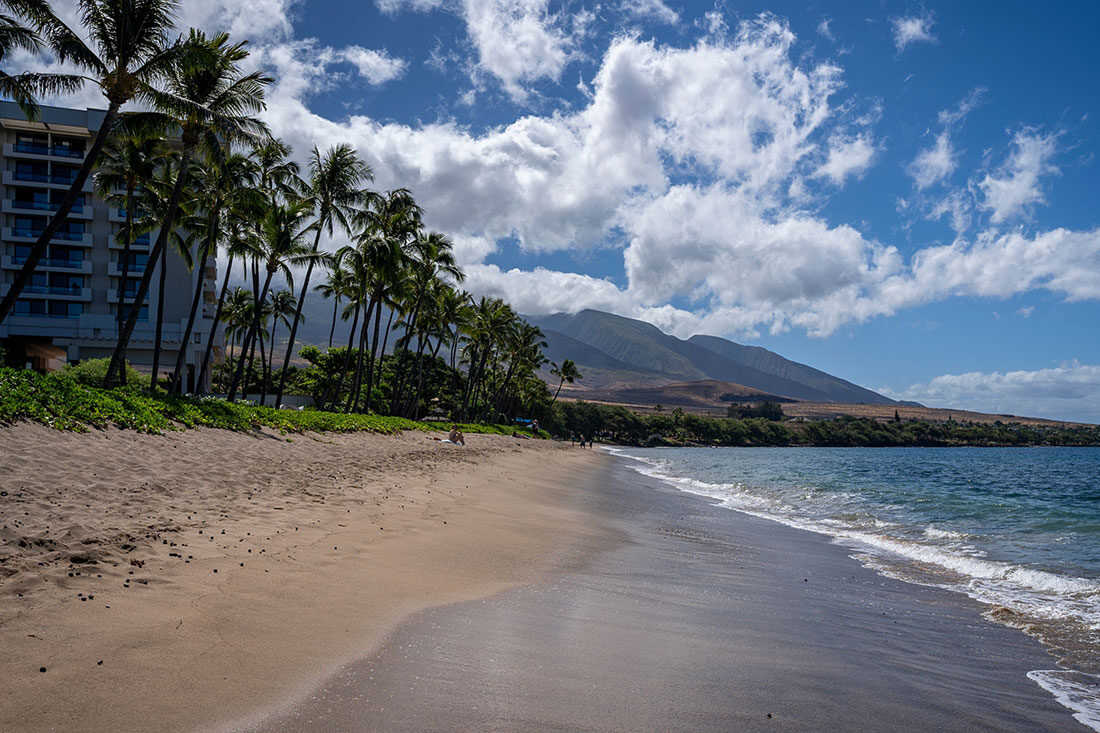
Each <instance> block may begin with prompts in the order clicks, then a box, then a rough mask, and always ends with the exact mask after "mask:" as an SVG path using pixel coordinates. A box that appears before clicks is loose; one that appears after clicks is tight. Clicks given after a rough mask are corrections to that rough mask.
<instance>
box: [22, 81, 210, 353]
mask: <svg viewBox="0 0 1100 733" xmlns="http://www.w3.org/2000/svg"><path fill="white" fill-rule="evenodd" d="M102 119H103V112H102V111H100V110H77V109H63V108H58V107H43V108H42V114H41V118H40V121H39V122H34V123H31V122H27V121H26V118H25V117H24V116H23V114H22V112H21V111H20V110H19V108H18V107H17V106H16V105H15V104H13V103H11V102H0V172H2V176H3V179H2V181H0V203H2V208H3V211H2V216H0V220H2V222H3V226H2V228H0V294H4V293H6V292H7V290H8V288H9V287H10V284H11V283H12V282H14V280H15V277H16V274H17V273H18V271H19V269H20V267H21V266H22V259H21V256H25V253H26V249H27V248H29V247H30V246H31V245H32V244H33V243H34V241H35V239H36V238H37V234H36V233H35V232H36V230H41V229H42V228H44V227H45V225H46V222H47V221H48V217H50V216H51V215H52V213H53V212H52V210H51V205H53V204H54V203H56V202H58V201H60V200H61V197H62V196H64V194H65V192H66V191H67V190H68V185H66V183H65V179H66V178H67V177H68V176H70V175H75V171H76V168H78V167H79V165H80V164H81V162H82V161H83V154H84V153H83V151H85V150H86V149H87V148H88V147H90V146H91V138H92V137H93V136H94V135H95V133H96V132H97V131H98V129H99V125H100V123H101V122H102ZM94 186H95V171H94V170H93V172H92V175H91V176H90V177H89V179H88V181H87V183H86V184H85V186H84V189H83V191H84V202H83V207H79V206H76V207H74V208H73V211H72V212H70V215H69V217H68V219H67V225H66V228H67V231H63V232H62V234H61V237H60V238H55V239H54V240H53V241H52V242H51V245H50V247H51V249H50V251H49V252H48V254H47V258H46V259H44V260H43V261H42V263H40V264H39V267H38V268H37V270H36V271H35V275H36V277H37V278H38V279H39V281H38V282H37V283H36V284H35V285H34V286H32V287H31V288H29V289H28V290H25V291H24V292H23V294H22V295H21V296H20V298H19V301H20V302H19V305H18V310H17V311H16V312H15V313H13V314H12V315H10V316H8V318H7V319H6V320H5V321H4V322H3V323H0V339H3V340H4V342H5V343H6V345H7V346H8V348H9V349H12V350H16V351H18V350H20V347H24V348H23V349H22V351H23V353H25V354H26V355H27V358H28V361H31V362H32V363H33V365H34V366H36V367H38V368H49V366H50V364H47V363H46V360H45V359H43V358H39V359H32V358H31V357H32V355H33V353H43V352H42V350H43V349H45V350H46V351H47V352H48V351H49V349H50V345H52V347H54V348H55V350H57V349H59V350H60V351H62V352H64V356H65V357H66V358H67V360H68V361H69V362H74V361H79V360H83V359H95V358H102V357H106V356H110V355H111V352H112V351H113V349H114V346H115V343H116V342H117V339H118V328H117V321H116V319H117V312H118V311H117V308H118V304H119V295H120V294H119V288H120V282H121V280H122V278H121V276H120V275H121V272H120V270H119V264H120V262H121V259H122V251H123V249H122V248H123V242H122V241H121V237H120V238H119V241H117V242H116V241H115V234H116V232H117V231H118V229H119V227H120V226H121V225H122V224H123V223H124V222H125V213H124V212H121V211H118V210H117V209H112V208H111V207H109V206H108V204H107V202H106V201H104V200H102V199H100V198H98V197H97V196H96V195H95V194H94ZM53 208H54V209H56V206H54V207H53ZM66 228H63V229H66ZM156 236H157V232H156V230H154V231H152V232H150V233H149V235H148V236H147V238H144V237H143V238H141V239H144V240H145V242H144V243H136V244H134V245H133V246H132V247H131V251H132V252H133V253H134V254H135V256H140V255H141V254H146V255H147V254H148V252H149V250H150V248H151V244H152V243H153V242H155V241H156ZM167 263H168V267H167V270H166V280H165V297H164V302H163V303H161V302H160V299H159V297H158V294H157V284H158V279H159V273H158V272H154V273H153V278H152V282H151V285H150V289H149V295H148V297H147V299H146V303H147V304H148V315H147V317H145V318H144V319H142V320H141V321H139V322H138V324H137V327H136V328H135V329H134V333H133V336H132V338H131V340H130V347H129V350H128V352H127V358H128V359H129V360H130V362H131V363H132V364H134V366H136V367H137V368H138V369H142V370H144V371H148V370H149V369H150V368H151V366H152V361H153V344H154V329H155V325H156V315H157V309H158V308H161V307H163V309H164V326H163V329H164V330H163V339H162V353H161V365H162V367H161V373H162V375H163V374H164V373H166V372H168V371H170V370H171V369H173V368H174V367H175V363H176V358H177V354H178V351H179V348H180V339H181V337H182V335H183V331H184V329H185V328H186V326H187V317H188V314H189V311H190V308H191V301H192V298H193V296H194V292H195V288H196V285H197V283H198V278H200V277H202V279H203V291H204V299H203V300H204V302H203V304H202V305H201V306H200V308H199V313H198V315H197V318H196V321H195V326H194V329H193V331H194V333H193V334H192V338H191V343H190V344H187V345H186V353H187V363H188V365H189V367H190V369H191V371H192V372H197V371H198V366H199V364H200V363H201V361H202V356H203V352H204V350H205V348H206V343H207V340H208V339H209V338H210V336H211V333H212V332H214V333H215V339H218V338H219V337H220V336H219V334H218V333H217V330H216V329H214V328H213V326H214V324H213V320H212V319H213V315H214V310H215V303H214V302H211V301H213V297H214V293H215V287H216V286H215V280H216V275H217V273H216V271H215V262H214V261H213V259H212V260H211V262H210V263H209V266H208V267H207V269H206V272H204V273H199V272H190V271H188V269H187V267H186V265H185V264H184V262H183V260H182V258H180V257H179V256H178V255H177V254H176V253H175V251H174V249H173V248H172V247H169V248H168V257H167ZM141 275H142V269H140V268H135V267H131V268H130V287H131V288H136V287H137V284H138V281H139V279H140V277H141ZM132 297H133V296H132V295H131V296H129V298H128V299H126V300H125V301H124V302H132ZM43 311H44V312H43ZM219 345H220V344H219V343H218V342H217V341H216V342H215V351H216V352H217V353H220V351H221V350H220V349H218V348H217V346H219ZM26 347H31V348H26ZM53 363H56V360H55V361H54V362H53Z"/></svg>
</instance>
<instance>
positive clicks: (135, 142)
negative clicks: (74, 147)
mask: <svg viewBox="0 0 1100 733" xmlns="http://www.w3.org/2000/svg"><path fill="white" fill-rule="evenodd" d="M167 156H168V148H167V147H166V146H165V145H164V141H163V140H162V139H161V138H159V137H150V136H145V135H127V134H116V135H112V136H111V139H110V140H109V141H108V142H107V144H106V146H105V147H104V149H103V162H102V163H101V164H100V165H99V167H98V168H97V169H96V174H95V182H96V189H97V190H98V193H99V195H100V196H102V197H103V198H104V199H106V200H107V201H108V203H110V204H111V206H112V207H115V206H116V205H117V208H121V209H123V210H124V211H125V212H126V223H125V224H124V225H123V226H122V227H121V228H120V229H119V234H121V235H122V236H123V247H122V277H121V278H120V279H119V288H118V293H119V296H118V319H117V320H118V332H119V333H120V334H121V333H122V326H123V322H124V318H125V315H126V308H125V303H126V297H127V292H128V291H129V289H130V260H131V253H130V250H131V247H132V246H133V242H134V237H135V235H136V234H137V232H136V230H135V225H136V219H137V214H138V212H137V211H136V210H135V208H134V206H135V197H136V194H137V192H138V191H139V190H141V189H142V188H143V187H147V186H149V185H150V183H151V181H152V180H153V175H154V173H155V171H156V169H157V167H158V166H160V165H162V164H163V163H164V162H165V160H166V158H167ZM119 191H121V194H118V193H116V192H119ZM147 266H148V265H147ZM122 358H123V360H124V361H125V358H126V354H125V352H123V355H122ZM119 382H120V383H121V384H126V370H125V369H123V370H122V371H120V372H119Z"/></svg>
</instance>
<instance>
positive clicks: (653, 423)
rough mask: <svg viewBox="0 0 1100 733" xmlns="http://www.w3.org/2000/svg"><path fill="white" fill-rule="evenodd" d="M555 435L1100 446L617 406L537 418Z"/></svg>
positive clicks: (1018, 430) (1006, 431)
mask: <svg viewBox="0 0 1100 733" xmlns="http://www.w3.org/2000/svg"><path fill="white" fill-rule="evenodd" d="M537 417H538V419H539V424H540V425H541V426H542V427H543V428H545V429H547V430H549V431H550V432H551V433H552V434H555V435H560V436H568V435H569V434H571V433H572V434H576V435H582V434H583V435H585V436H587V437H596V438H597V440H601V439H602V440H604V441H606V442H610V443H618V444H623V445H635V446H647V445H652V446H661V445H707V446H710V445H720V446H834V447H844V446H852V447H901V446H929V447H935V446H1036V445H1059V446H1097V445H1100V427H1098V426H1049V427H1047V426H1034V425H1023V424H1020V423H1001V422H997V423H993V424H979V423H970V422H955V421H948V422H929V421H924V420H906V421H891V422H879V421H878V420H874V419H871V418H857V417H849V416H841V417H838V418H835V419H833V420H818V421H808V422H794V421H780V420H774V419H768V418H766V417H760V416H748V417H728V418H716V417H704V416H701V415H692V414H689V413H685V412H684V411H683V410H682V409H679V408H677V409H675V410H671V411H668V410H666V411H663V412H658V413H653V414H647V415H642V414H639V413H636V412H631V411H630V410H627V409H626V408H624V407H620V406H616V405H603V404H597V403H592V402H583V401H577V402H557V403H554V404H550V405H546V406H545V407H544V408H543V410H542V411H541V413H540V414H539V415H537Z"/></svg>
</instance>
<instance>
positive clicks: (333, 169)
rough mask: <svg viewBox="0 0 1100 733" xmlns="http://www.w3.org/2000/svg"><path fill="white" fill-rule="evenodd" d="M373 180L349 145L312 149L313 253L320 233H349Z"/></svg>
mask: <svg viewBox="0 0 1100 733" xmlns="http://www.w3.org/2000/svg"><path fill="white" fill-rule="evenodd" d="M373 179H374V174H373V172H372V171H371V169H370V166H369V165H367V164H366V163H364V162H363V161H362V160H360V159H359V157H358V156H357V155H356V154H355V150H354V149H353V148H352V147H351V146H350V145H346V144H345V145H336V146H333V147H331V148H329V149H328V150H327V151H325V153H324V155H322V154H321V152H320V151H319V150H318V149H317V147H316V146H314V148H313V153H312V155H311V156H310V159H309V191H308V196H309V198H310V199H311V201H312V203H313V205H314V207H315V210H316V212H317V220H316V221H315V222H314V224H313V226H314V227H315V230H316V231H315V235H314V238H313V252H317V250H318V248H319V247H320V244H321V233H322V231H327V232H328V235H329V236H330V237H331V236H332V234H333V230H334V228H335V226H336V225H339V226H340V228H341V229H343V230H344V231H345V232H348V233H350V231H351V224H350V221H351V219H352V217H353V216H354V215H357V214H361V211H360V209H361V208H362V207H363V205H364V204H366V203H367V201H368V200H369V194H368V193H367V192H366V191H364V190H363V188H362V184H363V183H364V182H365V181H370V180H373ZM315 262H316V260H315V259H311V260H310V261H309V264H308V265H306V274H305V277H304V278H303V279H302V288H301V297H300V298H299V299H298V308H297V309H296V310H295V312H294V323H293V324H292V325H291V327H290V338H289V340H288V341H287V345H286V356H285V357H283V370H282V374H281V375H280V377H279V390H278V392H277V393H276V394H275V407H279V406H280V405H281V404H282V401H283V389H284V388H285V387H286V373H287V369H289V368H290V356H291V354H293V353H294V339H295V337H296V336H297V335H298V322H299V321H300V320H301V319H302V309H303V308H304V307H305V305H306V295H307V294H308V292H309V279H310V277H311V276H312V275H313V265H314V263H315ZM272 348H274V344H272Z"/></svg>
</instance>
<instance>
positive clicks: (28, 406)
mask: <svg viewBox="0 0 1100 733" xmlns="http://www.w3.org/2000/svg"><path fill="white" fill-rule="evenodd" d="M16 420H33V421H35V422H40V423H42V424H44V425H49V426H50V427H53V428H56V429H58V430H71V431H77V432H84V431H86V430H88V429H89V428H106V427H108V426H112V425H113V426H115V427H119V428H126V429H130V430H138V431H141V432H146V433H161V432H164V431H167V430H180V429H186V428H193V427H196V426H206V427H212V428H223V429H226V430H251V429H253V428H258V427H270V428H274V429H276V430H281V431H283V432H294V433H297V432H306V431H313V432H337V433H352V432H370V433H396V432H399V431H402V430H424V431H431V430H441V429H445V428H449V427H450V425H451V423H437V424H429V423H420V422H414V421H412V420H406V419H404V418H400V417H387V416H383V415H344V414H340V413H335V412H321V411H319V410H276V409H274V408H272V407H260V406H257V405H249V404H244V403H233V402H226V401H225V400H220V399H214V398H208V397H198V398H195V397H185V396H180V395H149V394H146V393H144V392H142V391H140V390H138V389H136V388H134V387H116V388H115V389H110V390H105V389H100V388H98V387H92V386H88V385H86V384H82V383H81V382H79V381H77V380H76V379H74V378H73V377H72V376H70V375H68V374H65V373H62V372H55V373H52V374H38V373H36V372H32V371H29V370H24V369H7V368H0V422H13V421H16ZM462 430H463V431H464V432H467V433H501V434H506V435H510V434H511V432H512V428H511V427H509V426H504V425H463V426H462Z"/></svg>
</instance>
